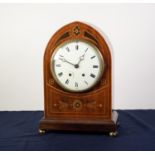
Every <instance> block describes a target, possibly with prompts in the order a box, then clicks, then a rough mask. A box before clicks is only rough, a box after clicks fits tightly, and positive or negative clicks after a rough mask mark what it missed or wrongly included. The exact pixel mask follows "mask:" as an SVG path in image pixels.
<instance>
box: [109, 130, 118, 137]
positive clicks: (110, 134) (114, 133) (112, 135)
mask: <svg viewBox="0 0 155 155" xmlns="http://www.w3.org/2000/svg"><path fill="white" fill-rule="evenodd" d="M117 134H118V132H117V131H115V132H109V136H110V137H116V136H117Z"/></svg>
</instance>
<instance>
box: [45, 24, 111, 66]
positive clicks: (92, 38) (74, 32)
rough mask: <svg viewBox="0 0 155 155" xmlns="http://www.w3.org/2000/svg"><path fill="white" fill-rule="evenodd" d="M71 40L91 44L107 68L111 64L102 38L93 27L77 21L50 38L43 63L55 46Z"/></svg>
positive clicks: (46, 60) (107, 48)
mask: <svg viewBox="0 0 155 155" xmlns="http://www.w3.org/2000/svg"><path fill="white" fill-rule="evenodd" d="M72 39H81V40H85V41H89V42H91V43H93V44H94V45H95V46H96V47H97V48H98V49H99V50H100V52H101V54H102V55H103V57H104V59H105V61H106V64H107V65H108V66H109V65H110V64H111V54H110V50H109V47H108V45H107V43H106V41H105V39H104V38H103V36H102V35H101V34H100V33H99V32H98V31H97V30H95V29H94V28H93V27H91V26H89V25H87V24H85V23H82V22H79V21H75V22H72V23H70V24H67V25H65V26H63V27H62V28H60V29H59V30H58V31H57V32H56V33H55V34H54V35H53V36H52V37H51V39H50V40H49V42H48V45H47V47H46V50H45V54H44V61H45V62H48V59H49V58H50V57H51V55H52V53H53V51H54V49H55V48H56V47H57V46H59V45H60V44H61V43H63V42H65V41H69V40H72ZM109 67H111V66H109Z"/></svg>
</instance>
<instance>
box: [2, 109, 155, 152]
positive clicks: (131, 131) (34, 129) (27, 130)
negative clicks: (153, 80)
mask: <svg viewBox="0 0 155 155" xmlns="http://www.w3.org/2000/svg"><path fill="white" fill-rule="evenodd" d="M118 112H119V122H120V126H119V127H118V132H119V134H118V136H117V137H115V138H113V137H109V136H106V135H103V134H82V133H66V132H50V133H46V134H45V135H39V134H38V123H39V120H40V119H41V117H42V116H43V112H42V111H20V112H0V150H155V110H118Z"/></svg>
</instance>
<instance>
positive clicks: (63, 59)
mask: <svg viewBox="0 0 155 155" xmlns="http://www.w3.org/2000/svg"><path fill="white" fill-rule="evenodd" d="M59 59H60V60H62V61H63V62H67V63H68V64H70V65H73V66H75V64H73V63H71V62H69V61H67V60H66V59H65V58H59Z"/></svg>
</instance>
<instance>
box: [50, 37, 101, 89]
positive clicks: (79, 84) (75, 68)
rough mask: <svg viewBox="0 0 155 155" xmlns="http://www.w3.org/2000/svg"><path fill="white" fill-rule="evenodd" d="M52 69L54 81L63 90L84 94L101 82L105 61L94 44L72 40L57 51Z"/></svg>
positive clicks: (52, 60) (51, 65)
mask: <svg viewBox="0 0 155 155" xmlns="http://www.w3.org/2000/svg"><path fill="white" fill-rule="evenodd" d="M50 69H51V72H52V75H53V77H54V79H55V80H56V81H57V83H58V85H59V86H61V87H62V88H63V89H65V90H68V91H70V92H83V91H86V90H88V89H90V88H92V87H93V86H94V85H95V84H96V83H97V82H98V81H99V80H100V78H101V76H102V74H103V70H104V59H103V57H102V55H101V54H100V52H99V50H98V49H97V48H96V47H95V46H94V45H93V44H90V43H88V42H85V41H82V40H72V41H69V42H65V43H63V44H61V45H60V46H59V47H58V48H56V49H55V51H54V53H53V55H52V57H51V64H50Z"/></svg>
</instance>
